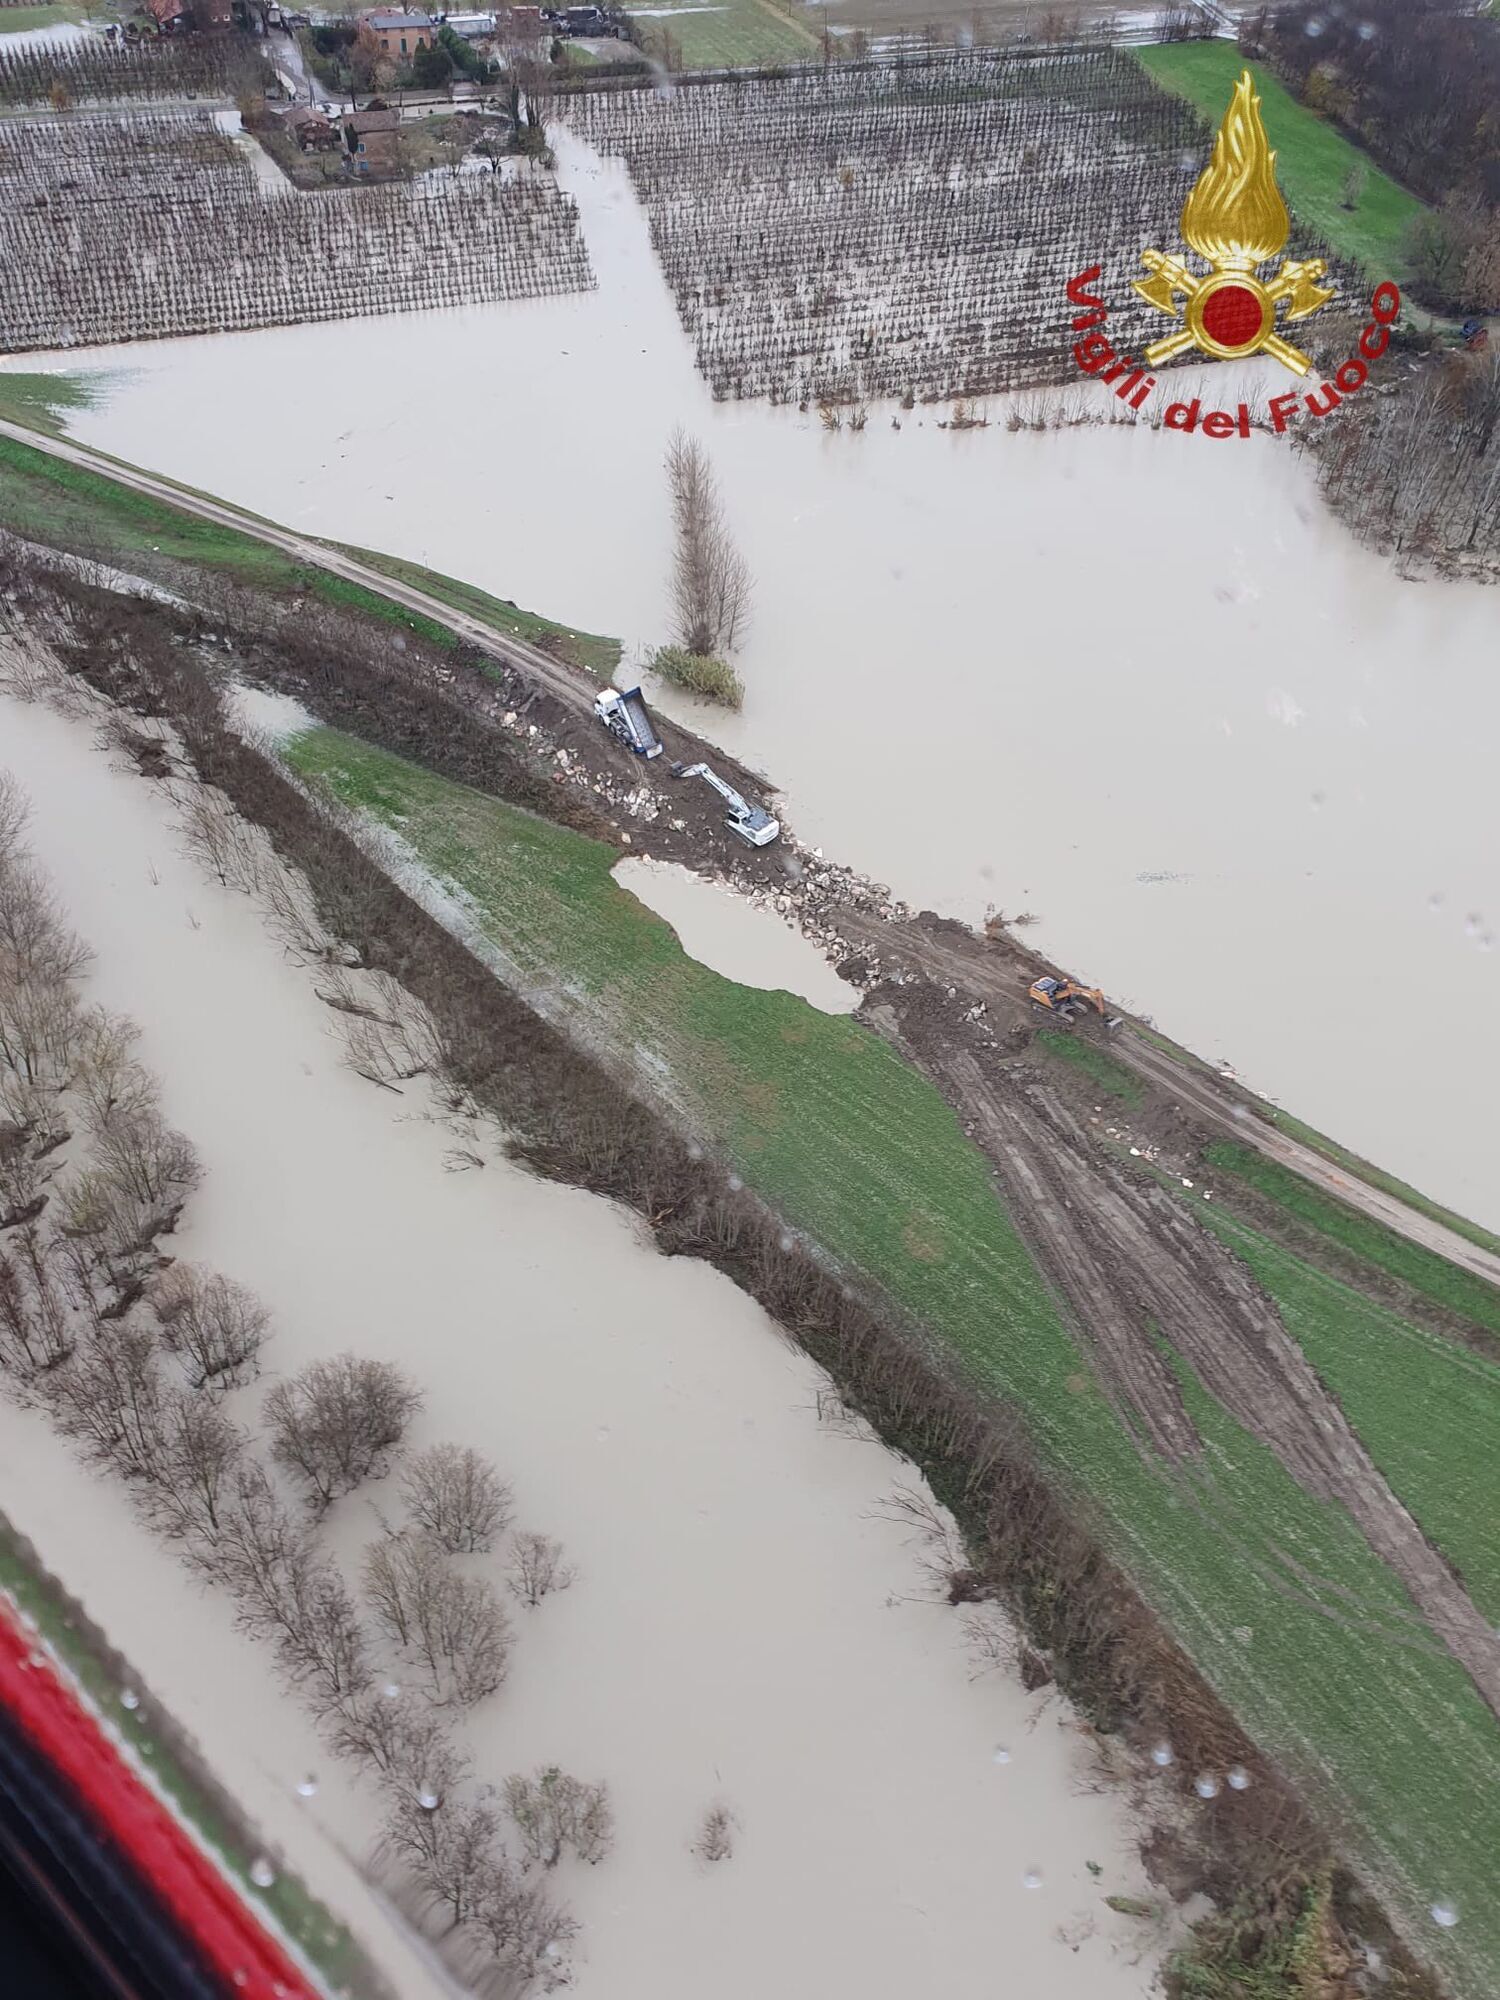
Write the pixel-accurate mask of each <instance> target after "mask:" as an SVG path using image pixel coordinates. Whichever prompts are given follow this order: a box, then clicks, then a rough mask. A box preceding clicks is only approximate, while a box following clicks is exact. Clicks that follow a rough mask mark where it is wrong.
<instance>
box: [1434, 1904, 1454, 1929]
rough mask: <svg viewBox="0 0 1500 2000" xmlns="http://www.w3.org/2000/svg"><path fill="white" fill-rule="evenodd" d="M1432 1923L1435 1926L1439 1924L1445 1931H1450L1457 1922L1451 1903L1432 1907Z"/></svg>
mask: <svg viewBox="0 0 1500 2000" xmlns="http://www.w3.org/2000/svg"><path fill="white" fill-rule="evenodd" d="M1432 1921H1433V1922H1434V1923H1435V1924H1440V1925H1441V1926H1442V1928H1443V1929H1444V1930H1445V1931H1451V1930H1452V1928H1453V1926H1454V1925H1455V1924H1456V1923H1457V1922H1458V1912H1457V1910H1455V1909H1454V1907H1453V1905H1452V1904H1451V1903H1434V1904H1433V1906H1432Z"/></svg>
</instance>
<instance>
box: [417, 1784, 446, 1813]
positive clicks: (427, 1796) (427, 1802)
mask: <svg viewBox="0 0 1500 2000" xmlns="http://www.w3.org/2000/svg"><path fill="white" fill-rule="evenodd" d="M417 1804H418V1805H419V1806H420V1807H421V1808H422V1810H423V1812H436V1811H437V1809H438V1807H439V1806H440V1805H441V1804H442V1800H441V1799H440V1798H439V1797H438V1795H437V1793H436V1792H435V1791H433V1789H432V1787H431V1786H430V1785H424V1786H423V1787H422V1789H421V1791H420V1792H418V1793H417Z"/></svg>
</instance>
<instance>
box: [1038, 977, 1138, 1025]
mask: <svg viewBox="0 0 1500 2000" xmlns="http://www.w3.org/2000/svg"><path fill="white" fill-rule="evenodd" d="M1031 1002H1032V1005H1033V1006H1035V1007H1040V1008H1041V1010H1042V1012H1043V1013H1044V1014H1053V1015H1056V1016H1057V1017H1058V1019H1060V1020H1063V1021H1072V1020H1074V1019H1076V1017H1077V1016H1078V1015H1079V1014H1086V1013H1087V1012H1088V1010H1089V1009H1090V1008H1091V1007H1092V1008H1093V1010H1094V1012H1095V1013H1096V1014H1097V1015H1098V1016H1099V1019H1100V1020H1101V1021H1102V1022H1103V1023H1104V1025H1105V1027H1106V1028H1118V1027H1119V1025H1120V1016H1119V1015H1118V1014H1111V1013H1110V1012H1109V1010H1108V1008H1107V1007H1106V1006H1105V1004H1104V995H1103V994H1102V993H1101V992H1100V991H1099V988H1098V987H1097V986H1080V985H1079V984H1078V982H1077V980H1075V979H1052V978H1046V979H1036V980H1033V981H1032V984H1031Z"/></svg>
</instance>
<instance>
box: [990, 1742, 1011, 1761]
mask: <svg viewBox="0 0 1500 2000" xmlns="http://www.w3.org/2000/svg"><path fill="white" fill-rule="evenodd" d="M993 1761H994V1762H995V1763H996V1764H1008V1763H1009V1762H1010V1752H1009V1751H1008V1750H1007V1749H1006V1748H1005V1746H1004V1744H1003V1743H1002V1744H1000V1745H999V1746H998V1747H997V1749H996V1750H995V1753H994V1758H993Z"/></svg>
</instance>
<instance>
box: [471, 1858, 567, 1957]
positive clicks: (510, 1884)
mask: <svg viewBox="0 0 1500 2000" xmlns="http://www.w3.org/2000/svg"><path fill="white" fill-rule="evenodd" d="M472 1922H473V1925H474V1928H475V1929H476V1930H478V1931H479V1933H480V1934H481V1936H482V1937H483V1938H484V1941H485V1943H486V1944H487V1945H488V1946H489V1948H490V1950H491V1951H492V1952H493V1953H494V1954H495V1957H496V1958H497V1959H498V1960H499V1961H500V1963H501V1964H502V1965H503V1966H505V1967H507V1968H509V1969H511V1970H513V1971H514V1973H515V1974H516V1976H517V1977H518V1978H520V1979H523V1980H526V1979H530V1978H531V1976H532V1975H533V1974H534V1973H535V1972H537V1971H538V1970H546V1971H548V1972H550V1973H552V1974H553V1975H554V1976H557V1975H559V1974H560V1973H561V1970H562V1968H561V1965H560V1960H561V1957H562V1953H563V1949H564V1947H565V1946H566V1945H567V1944H568V1943H569V1941H570V1940H571V1939H573V1938H575V1937H576V1936H577V1935H578V1925H577V1923H576V1921H575V1920H574V1918H573V1917H572V1916H571V1915H570V1914H569V1912H568V1911H567V1910H566V1909H564V1908H563V1907H562V1906H561V1905H560V1904H557V1903H554V1902H553V1901H552V1899H551V1897H550V1896H549V1895H548V1894H547V1891H546V1889H545V1887H544V1886H543V1885H542V1884H541V1883H540V1882H531V1881H528V1880H527V1878H526V1876H525V1874H524V1873H523V1872H522V1870H521V1869H519V1868H517V1867H516V1866H515V1864H514V1863H513V1862H512V1861H510V1860H509V1859H507V1858H506V1857H504V1856H500V1857H499V1858H498V1859H497V1861H496V1863H495V1866H494V1868H493V1869H492V1870H491V1873H490V1875H489V1878H488V1880H487V1881H486V1882H485V1884H484V1886H483V1888H482V1890H481V1891H480V1895H479V1900H478V1903H477V1905H476V1907H475V1909H474V1912H473V1917H472Z"/></svg>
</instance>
